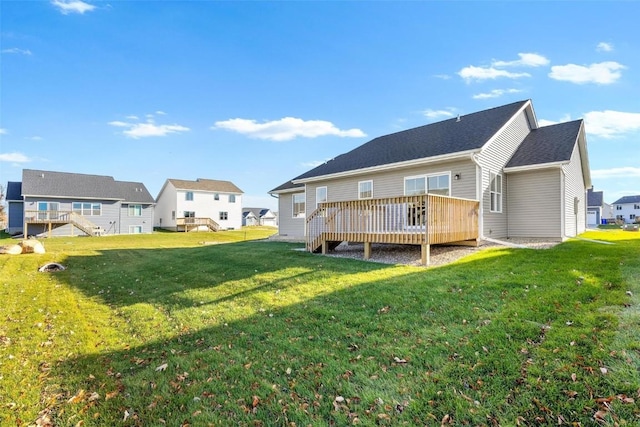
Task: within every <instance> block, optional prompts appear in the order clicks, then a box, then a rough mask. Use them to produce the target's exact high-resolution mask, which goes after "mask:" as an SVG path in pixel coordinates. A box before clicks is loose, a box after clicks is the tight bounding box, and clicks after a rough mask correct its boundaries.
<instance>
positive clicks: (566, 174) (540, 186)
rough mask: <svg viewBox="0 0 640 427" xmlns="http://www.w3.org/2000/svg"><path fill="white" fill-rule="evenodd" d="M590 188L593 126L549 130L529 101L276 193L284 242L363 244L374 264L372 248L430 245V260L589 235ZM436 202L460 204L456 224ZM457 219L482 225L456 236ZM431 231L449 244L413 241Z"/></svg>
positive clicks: (371, 149)
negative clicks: (436, 248) (464, 246)
mask: <svg viewBox="0 0 640 427" xmlns="http://www.w3.org/2000/svg"><path fill="white" fill-rule="evenodd" d="M590 187H591V176H590V172H589V161H588V154H587V146H586V137H585V129H584V123H583V121H582V120H576V121H571V122H566V123H559V124H554V125H550V126H544V127H540V126H539V125H538V121H537V119H536V115H535V113H534V110H533V106H532V102H531V100H526V101H520V102H516V103H512V104H508V105H504V106H501V107H497V108H492V109H488V110H484V111H480V112H476V113H472V114H468V115H464V116H459V117H458V118H452V119H449V120H445V121H441V122H437V123H433V124H429V125H425V126H421V127H418V128H414V129H408V130H405V131H401V132H397V133H393V134H390V135H385V136H381V137H378V138H375V139H373V140H372V141H369V142H367V143H366V144H364V145H361V146H359V147H357V148H355V149H354V150H352V151H350V152H348V153H345V154H341V155H339V156H337V157H336V158H334V159H332V160H329V161H328V162H326V163H324V164H322V165H320V166H318V167H316V168H314V169H312V170H310V171H308V172H305V173H303V174H302V175H299V176H297V177H295V178H293V179H292V180H291V181H287V182H286V183H284V184H282V185H280V186H279V187H276V188H274V189H273V190H271V191H270V194H271V195H273V196H276V197H278V198H279V206H278V210H279V213H280V217H279V234H280V235H285V236H290V237H292V238H306V240H307V249H308V250H313V251H317V250H319V246H318V245H321V244H322V245H323V247H322V250H323V251H324V250H325V248H326V246H325V244H326V245H328V243H335V242H337V241H339V240H347V241H361V242H364V243H365V257H366V256H367V254H366V251H367V244H368V242H382V243H385V242H398V243H410V244H415V242H420V243H419V244H421V245H423V248H424V247H425V246H426V252H427V255H426V256H427V258H428V250H429V249H428V245H429V244H432V243H442V242H447V241H448V242H453V241H467V242H469V241H474V240H475V241H476V242H477V240H478V239H484V238H496V239H501V238H509V237H520V238H523V237H526V238H546V239H555V240H563V239H566V238H568V237H571V236H575V235H577V234H579V233H582V232H583V231H584V230H585V227H586V211H587V203H586V190H587V188H590ZM425 193H427V195H428V196H429V197H426V196H420V195H424V194H425ZM435 195H439V196H448V198H450V197H453V198H456V199H455V200H454V201H455V204H456V205H459V206H461V207H460V208H456V209H459V210H458V211H456V212H458V213H455V218H454V213H453V212H454V211H453V210H452V209H453V208H452V207H447V206H449V205H446V203H450V204H452V203H454V201H451V202H448V201H447V200H449V199H448V198H442V197H439V198H438V197H436V196H435ZM418 196H420V197H422V198H416V197H418ZM462 199H468V200H472V201H476V202H475V203H476V205H475V206H474V205H466V206H463V205H464V203H463V202H464V200H462ZM452 200H453V199H452ZM468 200H467V201H468ZM427 204H432V205H433V206H427ZM445 205H446V206H445ZM451 206H453V205H451ZM318 207H321V208H322V209H320V210H318V211H316V209H317V208H318ZM427 208H428V211H429V213H427ZM438 209H439V211H437V210H438ZM436 211H437V212H436ZM407 217H409V219H407ZM416 218H418V219H416ZM454 220H455V221H458V223H461V222H463V221H467V222H470V223H472V224H471V225H465V227H466V228H465V230H464V233H458V234H456V233H452V231H455V229H456V227H458V225H456V224H457V223H454V222H452V221H454ZM390 222H393V224H391V225H390ZM354 223H358V225H357V227H356V226H354V225H353V224H354ZM365 227H366V230H365ZM473 227H475V230H474V229H472V228H473ZM316 228H317V230H315V229H316ZM347 229H349V230H356V229H357V232H354V233H352V234H348V233H344V232H343V231H345V230H347ZM401 230H402V231H401ZM425 230H427V232H428V233H432V231H433V232H434V233H435V231H437V230H440V231H442V232H443V233H445V234H446V233H449V235H448V236H445V237H442V238H436V237H434V236H431V235H429V238H428V239H424V238H423V239H422V240H419V239H415V238H413V237H412V236H410V235H409V234H410V232H411V231H413V232H416V233H422V234H423V235H424V233H425ZM399 233H400V234H401V235H399ZM389 234H396V235H397V236H396V237H394V238H393V239H391V238H389V237H387V235H389ZM320 235H322V236H320ZM318 236H320V237H318ZM314 239H316V240H314ZM310 242H311V243H310ZM424 252H425V251H423V260H424V258H425V255H424Z"/></svg>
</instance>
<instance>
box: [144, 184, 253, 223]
mask: <svg viewBox="0 0 640 427" xmlns="http://www.w3.org/2000/svg"><path fill="white" fill-rule="evenodd" d="M242 194H243V192H242V190H240V189H239V188H238V187H237V186H236V185H235V184H233V183H232V182H230V181H219V180H214V179H202V178H198V179H197V180H195V181H187V180H183V179H167V180H166V181H165V183H164V185H163V186H162V189H161V190H160V193H158V197H157V198H156V215H155V218H156V223H155V226H156V227H158V228H164V229H169V230H175V231H198V230H212V231H217V230H219V229H226V230H232V229H239V228H240V227H242Z"/></svg>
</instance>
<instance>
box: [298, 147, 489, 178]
mask: <svg viewBox="0 0 640 427" xmlns="http://www.w3.org/2000/svg"><path fill="white" fill-rule="evenodd" d="M478 151H479V150H467V151H459V152H457V153H452V154H443V155H441V156H433V157H423V158H421V159H414V160H407V161H404V162H397V163H387V164H384V165H379V166H371V167H368V168H362V169H354V170H349V171H344V172H338V173H334V174H329V175H318V176H312V177H310V178H303V179H294V180H293V181H292V182H293V183H294V184H306V183H308V182H314V181H324V180H326V179H335V178H345V177H349V176H357V175H366V174H370V173H375V172H382V171H389V170H395V169H403V168H408V167H412V166H420V165H427V164H430V163H439V162H447V161H453V160H461V159H467V158H469V157H470V156H471V155H472V154H475V153H477V152H478Z"/></svg>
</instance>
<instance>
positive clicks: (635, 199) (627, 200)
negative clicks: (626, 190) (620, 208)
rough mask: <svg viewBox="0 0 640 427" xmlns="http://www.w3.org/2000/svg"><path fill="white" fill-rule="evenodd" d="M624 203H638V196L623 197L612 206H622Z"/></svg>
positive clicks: (639, 198) (639, 200) (639, 196)
mask: <svg viewBox="0 0 640 427" xmlns="http://www.w3.org/2000/svg"><path fill="white" fill-rule="evenodd" d="M625 203H640V195H638V196H624V197H621V198H619V199H618V200H616V201H615V202H613V204H614V205H624V204H625Z"/></svg>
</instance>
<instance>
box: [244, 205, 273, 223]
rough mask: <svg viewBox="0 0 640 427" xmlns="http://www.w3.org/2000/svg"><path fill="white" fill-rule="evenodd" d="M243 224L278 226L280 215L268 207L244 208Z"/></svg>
mask: <svg viewBox="0 0 640 427" xmlns="http://www.w3.org/2000/svg"><path fill="white" fill-rule="evenodd" d="M242 225H243V226H252V225H262V226H268V227H277V226H278V216H277V215H276V214H275V213H274V212H273V211H272V210H271V209H267V208H242Z"/></svg>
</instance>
